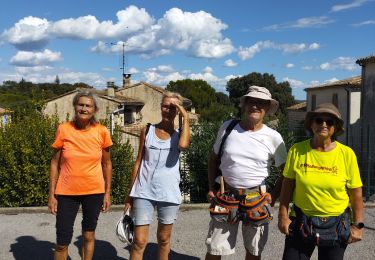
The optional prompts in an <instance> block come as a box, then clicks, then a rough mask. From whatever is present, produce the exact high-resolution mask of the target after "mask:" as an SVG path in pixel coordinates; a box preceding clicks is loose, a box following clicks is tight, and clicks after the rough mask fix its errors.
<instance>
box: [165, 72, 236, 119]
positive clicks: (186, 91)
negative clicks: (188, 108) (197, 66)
mask: <svg viewBox="0 0 375 260" xmlns="http://www.w3.org/2000/svg"><path fill="white" fill-rule="evenodd" d="M166 89H167V90H169V91H173V92H178V93H180V94H181V95H182V96H184V97H186V98H188V99H190V100H191V101H192V102H193V106H194V107H195V108H196V111H197V113H198V114H200V121H210V122H212V121H223V120H226V119H228V118H230V117H232V116H233V115H234V113H235V111H236V110H235V108H234V107H233V105H232V104H231V101H230V99H229V97H228V96H227V95H225V94H224V93H221V92H216V90H215V89H214V88H213V87H211V86H210V85H209V84H208V83H207V82H206V81H204V80H201V79H199V80H192V79H184V80H178V81H171V82H169V84H168V86H167V88H166Z"/></svg>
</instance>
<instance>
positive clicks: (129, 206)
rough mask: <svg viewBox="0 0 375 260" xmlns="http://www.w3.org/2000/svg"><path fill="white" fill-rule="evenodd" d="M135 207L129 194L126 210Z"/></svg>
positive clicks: (125, 205)
mask: <svg viewBox="0 0 375 260" xmlns="http://www.w3.org/2000/svg"><path fill="white" fill-rule="evenodd" d="M132 207H133V199H132V197H130V196H128V197H127V198H126V200H125V202H124V212H126V211H128V210H130V209H131V208H132Z"/></svg>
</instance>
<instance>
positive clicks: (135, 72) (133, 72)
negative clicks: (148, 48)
mask: <svg viewBox="0 0 375 260" xmlns="http://www.w3.org/2000/svg"><path fill="white" fill-rule="evenodd" d="M139 72H140V71H139V70H138V69H137V68H134V67H131V68H130V69H129V70H128V73H130V74H138V73H139Z"/></svg>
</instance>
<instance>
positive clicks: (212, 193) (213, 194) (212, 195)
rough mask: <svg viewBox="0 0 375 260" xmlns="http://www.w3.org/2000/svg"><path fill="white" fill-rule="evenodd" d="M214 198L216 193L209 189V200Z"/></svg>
mask: <svg viewBox="0 0 375 260" xmlns="http://www.w3.org/2000/svg"><path fill="white" fill-rule="evenodd" d="M213 198H215V193H214V192H213V191H209V192H208V193H207V200H208V202H211V201H212V199H213Z"/></svg>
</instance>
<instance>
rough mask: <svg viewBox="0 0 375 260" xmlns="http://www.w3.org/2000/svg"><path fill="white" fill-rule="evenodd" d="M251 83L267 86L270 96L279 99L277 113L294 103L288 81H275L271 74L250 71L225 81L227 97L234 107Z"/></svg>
mask: <svg viewBox="0 0 375 260" xmlns="http://www.w3.org/2000/svg"><path fill="white" fill-rule="evenodd" d="M251 85H256V86H260V87H265V88H267V89H268V90H269V91H270V92H271V94H272V97H273V98H274V99H276V100H277V101H279V104H280V106H279V113H282V114H284V115H285V114H286V108H287V107H289V106H291V105H293V104H295V100H294V97H293V95H292V89H291V87H290V85H289V83H288V82H282V83H277V82H276V79H275V77H274V76H273V75H272V74H268V73H264V74H260V73H257V72H252V73H250V74H248V75H245V76H243V77H239V78H234V79H231V80H229V81H228V83H227V91H228V92H229V98H230V100H231V101H232V102H233V103H234V104H235V106H236V107H237V106H238V104H239V102H240V97H241V96H243V95H244V94H246V92H247V89H248V88H249V86H251Z"/></svg>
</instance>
